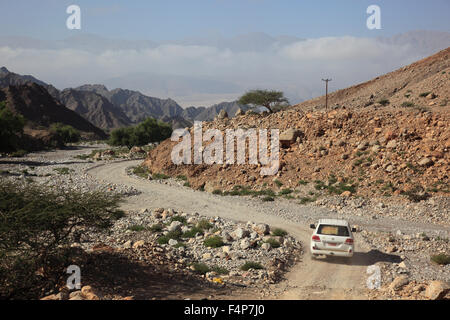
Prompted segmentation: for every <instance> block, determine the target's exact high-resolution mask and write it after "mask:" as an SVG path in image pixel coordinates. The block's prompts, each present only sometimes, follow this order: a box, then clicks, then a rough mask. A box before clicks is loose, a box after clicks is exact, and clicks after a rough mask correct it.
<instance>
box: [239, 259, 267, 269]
mask: <svg viewBox="0 0 450 320" xmlns="http://www.w3.org/2000/svg"><path fill="white" fill-rule="evenodd" d="M250 269H254V270H260V269H264V267H263V266H262V265H261V264H260V263H258V262H253V261H247V262H246V263H244V264H243V265H242V266H241V270H242V271H248V270H250Z"/></svg>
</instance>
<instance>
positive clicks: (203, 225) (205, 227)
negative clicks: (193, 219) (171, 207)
mask: <svg viewBox="0 0 450 320" xmlns="http://www.w3.org/2000/svg"><path fill="white" fill-rule="evenodd" d="M197 228H199V229H202V230H209V229H211V228H212V224H211V223H209V221H208V220H206V219H202V220H200V221H199V222H198V223H197Z"/></svg>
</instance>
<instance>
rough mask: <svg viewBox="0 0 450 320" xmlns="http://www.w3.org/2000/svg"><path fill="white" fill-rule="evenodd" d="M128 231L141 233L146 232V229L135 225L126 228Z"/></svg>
mask: <svg viewBox="0 0 450 320" xmlns="http://www.w3.org/2000/svg"><path fill="white" fill-rule="evenodd" d="M128 230H131V231H134V232H141V231H145V230H147V228H146V227H145V226H143V225H139V224H135V225H132V226H129V227H128Z"/></svg>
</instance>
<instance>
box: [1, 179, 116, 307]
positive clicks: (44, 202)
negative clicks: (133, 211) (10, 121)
mask: <svg viewBox="0 0 450 320" xmlns="http://www.w3.org/2000/svg"><path fill="white" fill-rule="evenodd" d="M120 201H121V198H120V196H118V195H110V194H107V193H103V192H84V193H82V192H78V191H75V190H71V191H70V192H66V191H65V190H61V189H50V188H46V187H43V186H42V185H39V186H38V185H35V184H33V183H30V184H26V185H19V184H16V183H11V182H8V181H1V183H0V219H1V221H2V223H0V257H1V258H0V271H1V272H0V296H1V297H6V298H7V299H28V298H31V299H35V298H37V297H39V295H41V294H42V292H47V291H48V290H53V289H54V288H55V284H56V283H57V282H58V281H60V277H61V270H63V268H65V267H67V263H68V261H69V259H70V255H69V253H70V252H72V251H73V250H72V249H70V244H71V243H73V242H74V241H76V240H75V239H77V237H78V236H79V235H80V234H81V233H86V232H89V231H91V232H96V231H99V230H101V229H107V228H109V227H110V226H111V225H112V223H113V221H114V220H116V219H119V218H121V217H122V216H123V215H124V213H123V211H120V210H119V209H118V208H119V202H120ZM38 270H39V273H38ZM39 274H40V275H39Z"/></svg>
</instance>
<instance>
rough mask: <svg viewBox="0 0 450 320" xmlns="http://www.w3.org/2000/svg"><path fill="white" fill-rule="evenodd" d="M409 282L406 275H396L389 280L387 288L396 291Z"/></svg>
mask: <svg viewBox="0 0 450 320" xmlns="http://www.w3.org/2000/svg"><path fill="white" fill-rule="evenodd" d="M408 283H409V279H408V277H407V276H398V277H396V278H395V279H394V281H392V282H391V284H390V285H389V289H390V290H392V291H398V290H400V289H401V288H403V287H404V286H406V285H407V284H408Z"/></svg>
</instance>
